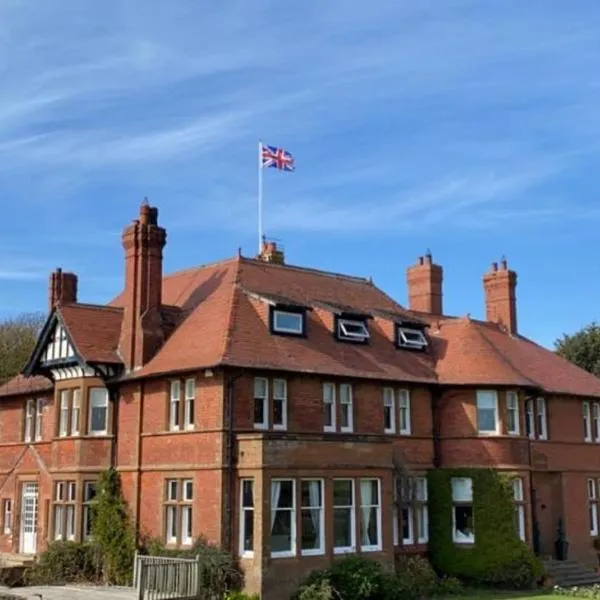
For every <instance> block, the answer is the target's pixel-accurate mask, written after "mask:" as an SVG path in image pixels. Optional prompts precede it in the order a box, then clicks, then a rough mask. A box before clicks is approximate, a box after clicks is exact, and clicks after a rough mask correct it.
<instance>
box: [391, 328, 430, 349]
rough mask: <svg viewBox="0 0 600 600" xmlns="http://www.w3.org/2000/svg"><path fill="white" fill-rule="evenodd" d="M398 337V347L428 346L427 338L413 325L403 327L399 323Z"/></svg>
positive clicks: (420, 347) (418, 347) (419, 347)
mask: <svg viewBox="0 0 600 600" xmlns="http://www.w3.org/2000/svg"><path fill="white" fill-rule="evenodd" d="M396 337H397V341H398V347H400V348H416V349H419V350H421V349H422V348H426V347H427V338H426V337H425V335H424V334H423V332H422V331H421V330H420V329H412V328H411V327H401V326H400V325H398V326H397V329H396ZM414 338H417V339H414Z"/></svg>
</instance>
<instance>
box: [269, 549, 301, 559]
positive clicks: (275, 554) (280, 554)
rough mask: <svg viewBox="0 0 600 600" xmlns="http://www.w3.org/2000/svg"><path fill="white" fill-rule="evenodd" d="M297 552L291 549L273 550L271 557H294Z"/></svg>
mask: <svg viewBox="0 0 600 600" xmlns="http://www.w3.org/2000/svg"><path fill="white" fill-rule="evenodd" d="M294 556H296V553H295V552H293V551H291V550H289V551H286V552H271V558H293V557H294Z"/></svg>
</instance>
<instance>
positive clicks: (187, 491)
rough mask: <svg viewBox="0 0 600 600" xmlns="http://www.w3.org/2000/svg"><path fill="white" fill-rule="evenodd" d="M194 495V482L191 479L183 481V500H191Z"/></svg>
mask: <svg viewBox="0 0 600 600" xmlns="http://www.w3.org/2000/svg"><path fill="white" fill-rule="evenodd" d="M193 495H194V484H193V482H192V481H191V480H190V479H186V480H185V481H184V482H183V500H185V501H187V502H189V501H190V500H192V498H193Z"/></svg>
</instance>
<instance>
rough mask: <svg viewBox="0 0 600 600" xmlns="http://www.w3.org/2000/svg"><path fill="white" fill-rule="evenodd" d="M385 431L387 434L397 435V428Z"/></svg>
mask: <svg viewBox="0 0 600 600" xmlns="http://www.w3.org/2000/svg"><path fill="white" fill-rule="evenodd" d="M383 433H385V435H396V430H395V429H384V430H383Z"/></svg>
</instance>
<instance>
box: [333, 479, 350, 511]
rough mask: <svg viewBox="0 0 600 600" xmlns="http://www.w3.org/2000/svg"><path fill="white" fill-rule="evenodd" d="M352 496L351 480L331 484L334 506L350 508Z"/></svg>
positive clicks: (338, 480) (341, 480)
mask: <svg viewBox="0 0 600 600" xmlns="http://www.w3.org/2000/svg"><path fill="white" fill-rule="evenodd" d="M352 496H353V494H352V480H351V479H337V480H335V481H334V482H333V504H334V506H351V505H352V503H353V499H352Z"/></svg>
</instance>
